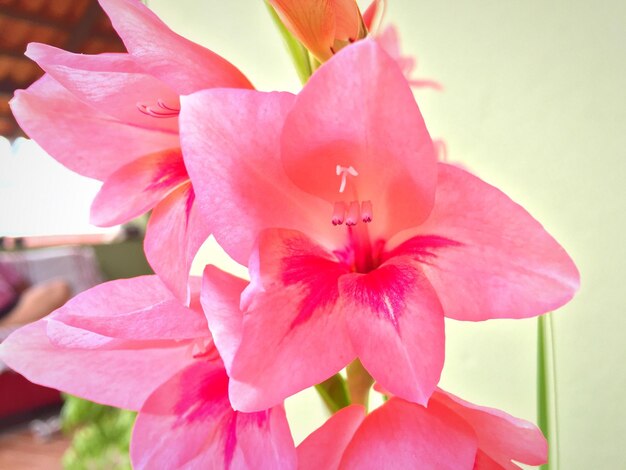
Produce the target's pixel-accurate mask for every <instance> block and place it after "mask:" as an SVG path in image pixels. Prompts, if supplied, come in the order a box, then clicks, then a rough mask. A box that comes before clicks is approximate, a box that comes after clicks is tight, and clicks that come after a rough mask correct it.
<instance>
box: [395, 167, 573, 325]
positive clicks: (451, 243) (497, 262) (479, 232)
mask: <svg viewBox="0 0 626 470" xmlns="http://www.w3.org/2000/svg"><path fill="white" fill-rule="evenodd" d="M418 231H419V235H418V236H417V237H415V238H413V239H410V240H408V241H407V242H405V243H404V244H402V245H401V246H399V247H398V248H396V249H395V250H393V251H392V252H391V253H390V254H389V256H395V255H400V254H405V255H410V256H411V257H413V258H414V259H416V260H417V261H419V262H420V264H421V266H422V269H423V270H424V272H425V274H426V276H427V277H428V279H429V280H430V282H431V284H432V285H433V287H434V288H435V290H436V291H437V295H438V296H439V299H440V301H441V303H442V305H443V310H444V312H445V314H446V316H448V317H450V318H455V319H457V320H470V321H479V320H486V319H489V318H525V317H532V316H535V315H540V314H542V313H546V312H548V311H551V310H554V309H556V308H558V307H560V306H561V305H563V304H565V303H566V302H568V301H569V300H570V299H571V298H572V297H573V295H574V294H575V292H576V291H577V289H578V286H579V275H578V271H577V269H576V266H575V265H574V263H573V262H572V260H571V259H570V257H569V256H568V255H567V253H566V252H565V250H564V249H563V248H562V247H561V246H560V245H559V244H558V243H557V242H556V241H555V240H554V238H552V237H551V236H550V235H549V234H548V233H547V232H546V231H545V230H544V228H543V227H542V226H541V225H540V224H539V222H537V221H536V220H535V219H533V218H532V216H530V215H529V214H528V212H526V211H525V210H524V209H523V208H522V207H521V206H519V205H517V204H516V203H514V202H513V201H511V200H510V199H509V198H508V197H507V196H506V195H504V194H503V193H502V192H500V191H499V190H498V189H496V188H494V187H493V186H490V185H488V184H486V183H485V182H483V181H481V180H480V179H478V178H477V177H475V176H473V175H471V174H469V173H467V172H466V171H464V170H462V169H460V168H457V167H454V166H452V165H447V164H444V163H441V164H439V183H438V186H437V196H436V202H435V207H434V209H433V212H432V214H431V215H430V217H429V219H428V220H427V221H426V222H425V223H424V224H423V225H422V226H420V227H419V229H418Z"/></svg>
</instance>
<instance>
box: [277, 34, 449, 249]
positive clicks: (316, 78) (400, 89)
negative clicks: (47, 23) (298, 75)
mask: <svg viewBox="0 0 626 470" xmlns="http://www.w3.org/2000/svg"><path fill="white" fill-rule="evenodd" d="M357 70H358V71H359V73H356V72H355V71H357ZM281 157H282V160H283V164H284V167H285V170H286V172H287V174H288V175H289V177H290V178H291V179H292V181H293V182H294V183H295V184H296V185H297V186H299V187H300V188H301V189H303V190H304V191H306V192H309V193H311V194H314V195H316V196H319V197H321V198H324V199H325V200H327V201H328V202H330V203H331V204H333V203H335V202H337V201H342V202H345V203H347V204H349V203H350V202H351V201H360V202H364V201H371V202H372V205H373V211H374V218H373V221H372V223H371V224H369V228H370V232H371V236H372V238H373V239H376V238H379V237H383V238H388V237H389V236H390V235H393V234H395V233H396V232H398V231H400V230H402V229H405V228H409V227H413V226H416V225H418V224H419V223H421V222H422V221H423V220H424V219H425V218H426V217H427V216H428V214H429V212H430V210H431V208H432V203H433V200H434V194H435V183H436V177H437V166H436V155H435V150H434V146H433V143H432V141H431V139H430V136H429V135H428V131H427V130H426V126H425V125H424V121H423V119H422V116H421V114H420V111H419V109H418V107H417V104H416V103H415V100H414V98H413V95H412V93H411V90H410V88H409V86H408V84H407V83H406V79H405V78H404V76H403V75H402V72H401V70H400V69H399V68H398V66H397V64H396V63H395V62H394V61H393V59H391V58H390V57H389V56H388V55H387V54H386V53H385V52H384V51H383V50H382V49H381V48H380V47H379V46H378V45H377V44H376V43H375V42H374V41H371V40H367V39H366V40H363V41H359V42H357V43H355V44H353V45H351V46H350V47H346V48H345V49H343V50H341V51H340V52H339V53H338V54H337V55H336V57H335V58H333V60H332V61H329V62H328V63H326V64H324V66H323V67H321V68H320V69H319V70H318V71H317V72H316V73H315V74H314V75H313V77H312V78H311V80H310V81H309V83H308V84H307V85H306V87H305V88H304V90H302V92H301V93H300V94H299V95H298V97H297V99H296V102H295V104H294V106H293V109H292V110H291V112H290V113H289V115H288V116H287V119H286V121H285V126H284V130H283V134H282V147H281ZM338 165H339V166H340V167H341V168H343V169H344V170H345V169H349V168H352V169H353V170H355V171H356V173H358V176H357V175H352V174H343V176H341V175H338V174H337V170H338V169H340V168H338ZM353 173H354V171H353ZM343 178H345V180H346V185H345V189H344V191H343V192H341V191H340V190H341V189H342V187H341V186H342V184H341V183H342V179H343Z"/></svg>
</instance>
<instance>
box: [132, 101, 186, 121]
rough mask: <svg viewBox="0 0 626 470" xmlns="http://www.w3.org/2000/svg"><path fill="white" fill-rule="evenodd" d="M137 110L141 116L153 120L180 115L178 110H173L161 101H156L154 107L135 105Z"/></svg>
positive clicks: (141, 104)
mask: <svg viewBox="0 0 626 470" xmlns="http://www.w3.org/2000/svg"><path fill="white" fill-rule="evenodd" d="M137 109H138V110H139V111H141V112H142V113H143V114H145V115H147V116H151V117H155V118H170V117H176V116H178V114H179V113H180V109H178V108H173V107H171V106H168V105H167V104H165V102H164V101H163V100H160V99H159V100H157V105H156V106H148V105H146V104H144V103H137Z"/></svg>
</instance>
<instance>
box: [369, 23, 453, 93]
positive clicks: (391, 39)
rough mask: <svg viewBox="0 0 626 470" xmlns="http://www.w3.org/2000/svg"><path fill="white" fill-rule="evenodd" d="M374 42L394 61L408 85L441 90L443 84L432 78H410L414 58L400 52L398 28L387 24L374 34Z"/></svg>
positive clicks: (414, 61) (414, 63)
mask: <svg viewBox="0 0 626 470" xmlns="http://www.w3.org/2000/svg"><path fill="white" fill-rule="evenodd" d="M375 40H376V42H377V43H378V45H379V46H380V47H382V48H383V50H384V51H385V52H386V53H387V54H389V56H390V57H391V58H392V59H393V60H395V61H396V63H397V64H398V66H399V67H400V70H402V73H403V75H404V77H405V78H406V79H407V80H408V82H409V85H411V86H412V87H415V88H433V89H435V90H443V86H441V84H440V83H439V82H436V81H434V80H423V79H422V80H420V79H414V78H412V75H413V72H414V69H415V66H416V65H417V63H416V60H415V58H413V57H411V56H410V55H404V54H402V50H401V49H400V38H399V36H398V30H397V29H396V27H395V26H393V25H389V26H387V27H386V28H385V30H384V31H383V32H382V33H380V34H377V35H376V38H375Z"/></svg>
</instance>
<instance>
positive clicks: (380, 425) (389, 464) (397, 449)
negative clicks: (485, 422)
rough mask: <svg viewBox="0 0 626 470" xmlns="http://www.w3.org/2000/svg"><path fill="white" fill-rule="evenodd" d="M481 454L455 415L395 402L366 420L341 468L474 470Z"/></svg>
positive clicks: (432, 407) (471, 434) (441, 409)
mask: <svg viewBox="0 0 626 470" xmlns="http://www.w3.org/2000/svg"><path fill="white" fill-rule="evenodd" d="M476 450H477V443H476V436H475V435H474V432H473V431H472V429H471V427H470V426H468V425H467V424H466V423H465V422H464V421H463V420H462V419H461V418H459V417H458V416H457V415H456V414H455V413H453V412H452V411H450V410H448V409H447V408H445V407H443V406H440V405H438V404H437V403H435V404H432V405H429V406H428V408H424V407H422V406H419V405H416V404H414V403H409V402H407V401H404V400H401V399H399V398H395V397H394V398H391V399H389V401H388V402H386V403H385V404H384V405H383V406H381V407H380V408H377V409H376V410H374V411H372V412H371V413H370V414H369V415H368V416H367V417H366V418H365V420H364V421H363V424H361V426H360V427H359V429H358V430H357V431H356V433H355V434H354V437H353V438H352V441H351V442H350V444H348V447H347V449H346V451H345V453H344V456H343V459H342V461H341V465H340V467H339V468H340V469H359V470H369V469H372V470H374V469H381V468H420V469H423V470H431V469H432V470H447V469H449V470H458V469H465V468H467V469H470V468H472V466H473V464H474V459H475V456H476Z"/></svg>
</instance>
